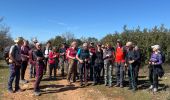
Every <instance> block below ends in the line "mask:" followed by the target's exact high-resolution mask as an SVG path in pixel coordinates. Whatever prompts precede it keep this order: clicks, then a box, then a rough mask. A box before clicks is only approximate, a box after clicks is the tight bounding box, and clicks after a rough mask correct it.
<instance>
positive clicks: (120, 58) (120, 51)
mask: <svg viewBox="0 0 170 100" xmlns="http://www.w3.org/2000/svg"><path fill="white" fill-rule="evenodd" d="M115 62H125V52H124V48H123V47H117V48H116V52H115Z"/></svg>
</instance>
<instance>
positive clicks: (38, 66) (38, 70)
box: [34, 43, 45, 96]
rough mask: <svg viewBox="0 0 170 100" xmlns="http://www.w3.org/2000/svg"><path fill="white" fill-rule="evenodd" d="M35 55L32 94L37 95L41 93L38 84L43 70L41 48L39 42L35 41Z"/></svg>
mask: <svg viewBox="0 0 170 100" xmlns="http://www.w3.org/2000/svg"><path fill="white" fill-rule="evenodd" d="M34 53H35V54H34V55H35V57H36V80H35V85H34V95H35V96H39V95H41V93H40V87H39V84H40V82H41V79H42V77H43V71H44V67H45V64H44V61H43V60H44V54H43V52H42V50H41V44H40V43H36V51H35V52H34Z"/></svg>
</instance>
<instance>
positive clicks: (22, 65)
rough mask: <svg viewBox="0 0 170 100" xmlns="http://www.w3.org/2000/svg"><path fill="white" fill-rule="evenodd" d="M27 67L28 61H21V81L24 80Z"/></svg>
mask: <svg viewBox="0 0 170 100" xmlns="http://www.w3.org/2000/svg"><path fill="white" fill-rule="evenodd" d="M27 66H28V61H22V64H21V80H24V77H25V71H26V69H27Z"/></svg>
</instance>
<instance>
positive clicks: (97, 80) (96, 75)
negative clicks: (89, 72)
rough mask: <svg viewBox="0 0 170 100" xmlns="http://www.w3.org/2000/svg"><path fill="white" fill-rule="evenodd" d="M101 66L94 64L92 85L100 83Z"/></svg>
mask: <svg viewBox="0 0 170 100" xmlns="http://www.w3.org/2000/svg"><path fill="white" fill-rule="evenodd" d="M102 66H103V64H100V63H99V64H95V65H94V67H93V71H94V72H93V81H94V83H100V78H101V76H100V73H101V69H102Z"/></svg>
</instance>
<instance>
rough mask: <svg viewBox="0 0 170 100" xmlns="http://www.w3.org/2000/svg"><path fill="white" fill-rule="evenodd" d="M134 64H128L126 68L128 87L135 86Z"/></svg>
mask: <svg viewBox="0 0 170 100" xmlns="http://www.w3.org/2000/svg"><path fill="white" fill-rule="evenodd" d="M135 69H136V66H135V64H129V69H128V76H129V87H132V88H133V89H135V88H137V82H136V77H137V74H136V70H135Z"/></svg>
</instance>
